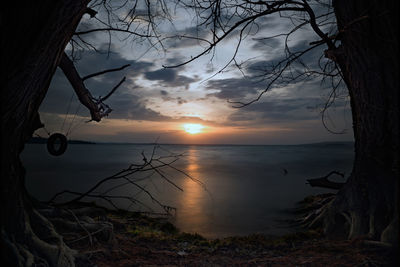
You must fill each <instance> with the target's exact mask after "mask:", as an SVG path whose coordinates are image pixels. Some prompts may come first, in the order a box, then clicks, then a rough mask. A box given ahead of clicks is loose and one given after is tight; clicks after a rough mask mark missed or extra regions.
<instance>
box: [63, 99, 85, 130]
mask: <svg viewBox="0 0 400 267" xmlns="http://www.w3.org/2000/svg"><path fill="white" fill-rule="evenodd" d="M80 108H81V105H80V104H79V103H78V107H77V108H76V110H75V114H74V117H72V121H71V123H70V124H69V128H68V131H67V134H66V136H68V135H69V134H70V133H71V132H72V131H71V127H72V125H73V123H74V120H75V117H76V115H77V114H78V112H79V109H80ZM78 125H79V124H77V125H76V126H78ZM73 129H76V127H74V128H73Z"/></svg>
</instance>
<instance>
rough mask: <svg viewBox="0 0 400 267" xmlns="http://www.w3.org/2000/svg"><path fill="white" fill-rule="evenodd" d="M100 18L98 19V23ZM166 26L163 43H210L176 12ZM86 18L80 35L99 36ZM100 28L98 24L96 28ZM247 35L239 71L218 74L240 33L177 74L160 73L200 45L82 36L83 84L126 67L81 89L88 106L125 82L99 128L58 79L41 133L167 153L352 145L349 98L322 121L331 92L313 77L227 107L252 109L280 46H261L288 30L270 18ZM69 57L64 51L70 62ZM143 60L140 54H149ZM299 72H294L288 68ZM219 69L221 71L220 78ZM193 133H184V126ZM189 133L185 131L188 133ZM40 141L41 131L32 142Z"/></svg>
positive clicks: (304, 42)
mask: <svg viewBox="0 0 400 267" xmlns="http://www.w3.org/2000/svg"><path fill="white" fill-rule="evenodd" d="M98 16H99V18H100V19H101V18H102V16H103V15H102V14H101V13H99V15H98ZM171 17H172V21H173V23H170V22H163V23H160V24H159V28H160V32H162V34H164V35H168V36H172V35H176V34H179V35H186V36H189V35H190V36H198V37H201V38H210V37H211V34H210V31H209V29H207V28H204V27H203V28H202V27H196V20H195V19H193V17H194V15H193V13H190V11H187V10H179V9H178V10H176V9H175V10H174V12H172V14H171ZM96 23H98V22H96V21H94V20H93V19H91V18H89V17H88V16H85V17H84V18H83V19H82V21H81V24H80V25H79V26H78V31H79V30H85V29H90V28H93V27H96ZM97 25H98V24H97ZM259 25H260V27H259V28H257V30H250V31H249V32H248V36H247V37H246V39H244V40H243V41H242V42H241V46H240V49H239V51H238V53H237V55H236V59H237V62H238V63H242V65H241V66H242V69H240V70H239V69H238V68H237V67H236V66H234V65H233V64H228V66H227V67H226V68H225V69H223V67H224V66H225V65H227V63H228V62H229V60H230V59H231V58H232V56H233V55H234V53H235V48H236V44H237V42H238V33H233V34H232V36H229V37H228V38H227V39H226V40H224V41H223V42H221V43H220V45H219V46H217V48H216V49H215V51H213V53H210V54H207V55H205V56H202V57H200V58H199V59H197V60H195V61H193V62H191V63H189V64H186V65H184V66H182V67H178V68H164V67H163V66H171V65H174V64H178V63H180V62H183V61H185V60H187V59H190V58H191V57H194V56H196V55H197V54H198V53H200V52H201V51H203V49H205V47H206V45H205V43H204V42H201V41H197V40H193V39H187V38H174V39H167V40H166V41H165V42H164V43H163V44H164V48H165V50H162V49H150V50H148V48H149V45H148V43H146V42H141V43H138V42H135V41H133V40H132V39H126V38H125V37H126V36H124V35H123V34H121V33H113V34H112V36H111V37H112V43H111V46H110V48H111V50H110V51H111V52H110V53H107V51H108V48H109V46H108V41H109V36H108V35H107V34H104V33H99V32H96V33H92V34H88V35H84V36H83V37H82V38H85V41H87V42H90V43H91V44H93V45H94V46H95V47H96V48H97V49H96V50H97V51H94V50H86V51H84V52H80V53H79V54H77V55H78V59H77V60H76V61H75V65H76V68H77V69H78V71H79V73H80V75H81V76H82V77H83V76H85V75H88V74H90V73H94V72H98V71H101V70H104V69H109V68H116V67H120V66H122V65H125V64H130V67H128V68H126V69H124V70H122V71H119V72H112V73H108V74H105V75H102V76H97V77H95V78H92V79H89V80H86V81H85V85H86V86H87V88H88V89H89V90H90V92H91V93H92V95H93V96H95V97H99V96H104V95H106V94H107V93H108V92H109V91H110V90H111V89H112V88H113V87H114V86H115V85H116V84H117V83H118V82H119V81H120V80H121V78H122V77H124V76H125V77H126V81H125V82H124V83H123V84H122V85H121V86H120V87H119V88H118V89H117V91H116V92H115V93H114V94H113V95H112V96H111V97H110V98H109V99H107V100H106V101H105V103H106V104H107V105H108V106H110V107H111V108H112V109H113V111H112V112H111V113H110V114H109V116H108V117H105V118H103V120H102V121H101V122H99V123H96V122H87V121H88V120H89V112H88V111H87V110H86V108H85V107H83V106H82V105H81V104H79V102H78V100H77V97H76V96H75V95H74V92H73V89H72V87H71V85H70V84H69V82H68V81H67V79H66V78H65V76H64V74H63V73H62V71H61V70H59V69H58V70H57V71H56V73H55V75H54V77H53V79H52V82H51V85H50V88H49V90H48V93H47V95H46V97H45V99H44V101H43V103H42V105H41V107H40V115H41V120H42V122H43V123H44V124H45V128H46V130H47V131H49V132H51V133H54V132H62V133H64V134H66V133H68V138H70V139H79V140H88V141H95V142H131V143H152V142H159V143H173V144H301V143H314V142H325V141H352V140H353V133H352V128H351V126H352V122H351V112H350V107H349V101H348V98H347V97H346V94H345V93H344V94H342V97H340V99H338V100H336V101H335V103H334V104H333V105H332V106H331V107H330V108H329V109H328V110H327V112H326V113H325V114H326V116H325V122H326V125H327V126H328V128H329V129H330V130H331V131H335V132H341V134H332V133H331V132H329V131H328V130H327V129H326V128H325V127H324V125H323V123H322V115H321V111H322V109H323V107H324V105H325V103H326V101H327V99H328V97H329V95H330V93H331V91H332V89H331V86H330V84H329V83H328V82H322V78H321V77H320V76H317V77H314V76H312V77H310V78H309V79H307V80H304V81H299V82H294V83H289V84H282V83H277V84H275V85H274V86H272V87H271V88H270V89H269V91H268V92H267V93H265V94H264V95H263V96H262V97H261V98H260V100H259V101H257V102H255V103H253V104H251V105H248V106H245V107H242V108H237V107H234V104H232V103H230V102H229V101H244V102H246V101H250V100H252V99H254V98H256V97H257V96H258V95H259V93H260V92H261V91H262V90H264V89H265V87H266V85H267V83H266V81H265V80H264V79H263V78H262V77H263V75H261V74H263V73H264V72H263V70H265V69H266V67H267V66H270V65H271V64H273V63H276V62H277V61H279V60H281V59H282V58H283V57H284V55H285V54H284V40H283V38H274V39H260V38H262V37H265V36H272V35H275V34H279V33H282V32H287V31H288V30H290V29H291V28H292V27H293V25H290V21H289V20H288V19H287V18H281V17H277V16H272V17H269V18H267V19H263V20H262V21H260V24H259ZM315 40H318V38H317V37H316V36H315V34H314V33H313V32H312V30H311V29H308V28H305V29H304V30H301V31H299V32H298V33H296V34H294V35H293V36H292V37H291V38H290V40H289V42H288V44H289V46H290V49H292V50H293V51H298V50H301V49H304V48H307V47H308V46H309V43H310V42H311V41H315ZM70 49H71V47H70V46H69V47H67V53H68V52H70ZM323 49H324V48H323V47H321V48H318V49H316V50H315V51H311V52H309V53H307V54H306V55H305V56H304V57H303V58H302V60H303V62H304V63H305V64H307V65H308V66H310V68H315V67H316V66H317V63H318V59H319V57H320V56H321V55H322V54H323ZM146 51H147V52H146ZM294 68H299V66H294ZM221 69H223V71H221ZM187 124H197V125H200V126H196V127H200V128H199V129H200V130H199V131H198V133H190V131H189V132H188V131H187V129H188V125H187ZM189 126H190V125H189ZM185 129H186V130H185ZM36 133H37V134H39V135H41V136H45V131H44V130H43V129H41V130H38V131H37V132H36Z"/></svg>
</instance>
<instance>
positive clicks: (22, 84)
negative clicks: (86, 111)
mask: <svg viewBox="0 0 400 267" xmlns="http://www.w3.org/2000/svg"><path fill="white" fill-rule="evenodd" d="M87 3H88V0H80V1H73V0H63V1H51V0H47V1H26V2H23V3H19V2H18V5H19V6H13V7H7V9H5V8H3V9H2V11H1V13H2V14H1V17H0V20H1V27H2V36H3V37H2V39H1V53H2V56H1V60H2V65H3V68H6V69H7V72H4V71H2V73H3V74H2V77H3V79H2V83H3V84H2V104H1V106H2V107H1V109H2V110H1V178H0V186H1V193H0V196H1V200H0V201H1V203H2V208H1V209H0V213H1V218H0V220H1V221H0V227H1V262H2V264H5V266H22V265H23V266H31V265H33V264H43V265H44V266H48V265H50V266H73V265H74V252H73V251H72V250H71V249H69V248H68V247H67V246H66V245H65V244H64V243H63V241H62V238H61V236H59V235H58V234H57V233H56V232H55V231H54V228H53V226H52V224H51V223H50V222H49V221H48V220H47V219H46V218H44V217H43V216H41V215H40V214H39V213H38V212H37V211H36V210H35V209H34V207H32V204H31V201H30V199H29V196H28V194H27V193H26V191H25V187H24V173H25V171H24V168H23V166H22V164H21V161H20V158H19V154H20V152H21V151H22V150H23V146H24V143H25V142H26V141H27V140H28V139H29V138H30V137H31V135H32V133H33V131H34V130H35V129H36V128H38V125H40V119H39V115H38V109H39V106H40V104H41V102H42V100H43V98H44V96H45V94H46V92H47V90H48V87H49V84H50V81H51V78H52V76H53V74H54V72H55V70H56V68H57V65H58V63H59V60H60V59H61V56H62V54H63V52H64V49H65V46H66V45H67V43H68V41H69V40H70V39H71V37H72V34H73V33H74V31H75V29H76V27H77V25H78V23H79V21H80V19H81V17H82V16H83V14H84V13H85V10H86V5H87ZM12 5H15V4H12ZM8 6H9V5H8ZM4 73H6V77H4V76H5V75H4Z"/></svg>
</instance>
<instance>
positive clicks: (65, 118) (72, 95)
mask: <svg viewBox="0 0 400 267" xmlns="http://www.w3.org/2000/svg"><path fill="white" fill-rule="evenodd" d="M73 97H74V93H73V92H72V94H71V98H70V100H69V103H68V108H67V114H65V117H64V121H63V124H62V126H61V132H62V131H63V129H64V124H65V121H66V120H67V117H68V114H69V109H70V107H71V103H72V99H73Z"/></svg>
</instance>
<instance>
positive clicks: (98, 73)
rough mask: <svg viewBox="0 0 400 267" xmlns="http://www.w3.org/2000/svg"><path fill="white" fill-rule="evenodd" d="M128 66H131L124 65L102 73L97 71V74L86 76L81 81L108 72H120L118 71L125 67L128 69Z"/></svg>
mask: <svg viewBox="0 0 400 267" xmlns="http://www.w3.org/2000/svg"><path fill="white" fill-rule="evenodd" d="M130 65H131V64H126V65H123V66H122V67H119V68H115V69H108V70H102V71H99V72H95V73H92V74H89V75H86V76H85V77H83V78H82V81H85V80H87V79H89V78H92V77H95V76H99V75H102V74H105V73H109V72H113V71H120V70H123V69H125V68H126V67H129V66H130Z"/></svg>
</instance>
